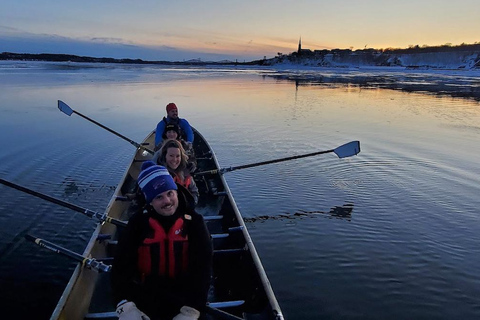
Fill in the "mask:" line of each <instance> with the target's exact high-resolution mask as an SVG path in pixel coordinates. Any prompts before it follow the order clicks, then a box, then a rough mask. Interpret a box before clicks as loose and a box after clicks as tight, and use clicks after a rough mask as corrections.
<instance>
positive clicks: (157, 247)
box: [138, 217, 188, 279]
mask: <svg viewBox="0 0 480 320" xmlns="http://www.w3.org/2000/svg"><path fill="white" fill-rule="evenodd" d="M148 223H149V224H150V227H151V228H152V229H153V238H145V239H144V240H143V243H142V244H141V245H140V247H139V248H138V270H139V272H140V275H141V278H142V279H145V276H149V275H159V276H166V277H168V278H175V277H176V276H178V275H181V274H183V273H185V272H186V271H187V267H188V236H187V235H186V233H185V232H184V227H185V220H184V218H183V217H180V218H178V219H177V220H176V221H175V223H174V224H173V225H172V227H171V228H170V230H169V231H168V233H166V232H165V229H164V228H163V227H162V226H161V225H160V223H159V222H158V221H157V220H155V219H153V218H149V220H148Z"/></svg>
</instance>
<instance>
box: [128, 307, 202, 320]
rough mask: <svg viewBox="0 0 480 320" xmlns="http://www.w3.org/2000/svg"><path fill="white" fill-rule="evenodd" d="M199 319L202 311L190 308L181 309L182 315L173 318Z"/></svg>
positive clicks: (183, 319)
mask: <svg viewBox="0 0 480 320" xmlns="http://www.w3.org/2000/svg"><path fill="white" fill-rule="evenodd" d="M199 317H200V311H198V310H197V309H194V308H192V307H189V306H183V307H181V308H180V313H179V314H177V315H176V316H175V317H173V319H172V320H197V319H198V318H199ZM122 320H123V319H122Z"/></svg>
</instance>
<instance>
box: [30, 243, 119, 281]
mask: <svg viewBox="0 0 480 320" xmlns="http://www.w3.org/2000/svg"><path fill="white" fill-rule="evenodd" d="M25 239H27V240H28V241H31V242H33V243H35V244H37V245H39V246H40V247H42V248H45V249H48V250H50V251H53V252H55V253H59V254H62V255H64V256H67V257H69V258H71V259H72V260H75V261H78V262H80V263H81V264H82V265H83V266H85V267H87V268H89V269H95V270H97V271H99V272H109V271H110V269H111V268H112V266H110V265H107V264H104V263H103V262H101V261H98V260H96V259H93V258H87V257H84V256H82V255H81V254H78V253H76V252H73V251H71V250H68V249H66V248H64V247H61V246H59V245H56V244H54V243H52V242H49V241H47V240H43V239H40V238H37V237H34V236H32V235H29V234H26V235H25Z"/></svg>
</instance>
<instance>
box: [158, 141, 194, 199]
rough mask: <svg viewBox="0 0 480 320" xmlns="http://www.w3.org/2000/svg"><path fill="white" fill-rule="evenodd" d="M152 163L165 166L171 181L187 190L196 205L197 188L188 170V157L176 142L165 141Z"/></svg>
mask: <svg viewBox="0 0 480 320" xmlns="http://www.w3.org/2000/svg"><path fill="white" fill-rule="evenodd" d="M152 161H153V162H155V163H156V164H158V165H161V166H165V167H166V168H167V169H168V171H169V172H170V174H171V175H172V177H173V180H174V181H175V182H176V183H178V184H180V185H182V186H183V187H185V188H187V189H188V191H190V193H191V194H192V196H193V199H194V202H195V204H197V203H198V196H199V192H198V188H197V185H196V184H195V180H194V179H193V177H192V175H191V174H190V170H189V169H188V156H187V155H186V153H185V149H183V147H182V144H181V143H180V142H179V141H178V140H166V141H165V142H164V144H163V146H162V148H161V149H160V150H159V151H157V152H155V154H154V155H153V159H152Z"/></svg>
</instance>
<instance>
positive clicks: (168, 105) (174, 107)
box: [167, 102, 177, 112]
mask: <svg viewBox="0 0 480 320" xmlns="http://www.w3.org/2000/svg"><path fill="white" fill-rule="evenodd" d="M173 109H177V105H176V104H175V103H173V102H170V103H169V104H167V112H170V110H173Z"/></svg>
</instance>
